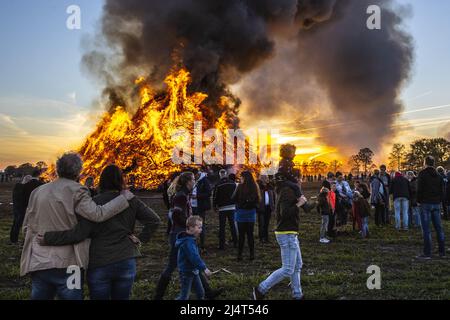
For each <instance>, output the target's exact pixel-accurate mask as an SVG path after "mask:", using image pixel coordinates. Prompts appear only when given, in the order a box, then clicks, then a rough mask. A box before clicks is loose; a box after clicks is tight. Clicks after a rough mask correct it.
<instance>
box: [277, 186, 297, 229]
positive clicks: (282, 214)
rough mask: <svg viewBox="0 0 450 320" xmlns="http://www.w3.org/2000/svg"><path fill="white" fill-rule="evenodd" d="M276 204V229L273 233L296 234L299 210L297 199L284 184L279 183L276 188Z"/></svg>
mask: <svg viewBox="0 0 450 320" xmlns="http://www.w3.org/2000/svg"><path fill="white" fill-rule="evenodd" d="M275 192H276V195H277V203H276V216H277V227H276V229H275V231H278V232H286V231H293V232H298V230H299V228H298V225H299V222H300V218H299V213H300V212H299V208H298V207H297V201H298V199H297V197H296V195H295V191H294V190H293V189H292V188H291V187H290V186H289V185H288V184H287V183H286V182H279V183H278V184H277V187H276V190H275Z"/></svg>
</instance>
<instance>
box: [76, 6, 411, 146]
mask: <svg viewBox="0 0 450 320" xmlns="http://www.w3.org/2000/svg"><path fill="white" fill-rule="evenodd" d="M373 4H375V5H379V6H380V7H381V8H382V13H381V19H382V20H381V30H369V29H368V28H367V27H366V20H367V18H368V15H367V13H366V9H367V7H368V6H369V5H373ZM404 14H405V11H404V10H403V8H401V7H398V6H397V7H396V6H395V2H394V1H391V0H153V1H142V0H127V1H123V0H106V3H105V6H104V11H103V17H102V29H101V33H100V37H99V38H98V39H97V40H96V43H95V45H94V47H93V48H92V49H91V50H90V51H89V52H88V53H87V54H86V55H85V56H84V58H83V62H84V66H85V67H86V68H87V69H88V70H89V71H90V72H91V73H92V74H94V75H95V76H96V77H97V78H100V79H101V81H102V82H103V83H105V91H104V93H105V94H107V95H108V96H109V97H110V99H111V100H112V101H111V103H115V102H121V103H124V104H126V102H127V99H129V98H128V97H129V93H130V92H127V89H125V88H127V87H129V84H130V83H132V81H133V80H134V79H135V78H136V77H137V76H139V75H142V74H145V75H147V76H148V77H149V79H150V80H151V81H152V82H153V84H154V85H155V86H158V85H161V83H162V80H163V78H164V77H165V76H166V75H167V73H168V72H169V70H170V69H171V68H172V67H173V66H174V65H175V66H176V65H182V66H185V67H186V68H187V69H188V70H189V71H190V72H191V74H192V78H193V82H192V84H191V86H190V88H189V89H190V90H192V91H203V92H206V93H208V95H209V99H208V101H207V105H208V106H209V107H210V108H211V109H213V110H214V108H215V106H216V105H217V101H218V99H219V98H220V97H221V96H223V95H225V96H229V97H232V98H233V99H231V100H230V101H231V102H232V103H231V104H232V105H230V106H229V108H230V109H234V110H235V109H236V107H237V106H238V105H239V103H240V100H239V99H238V98H237V97H233V95H232V94H231V92H230V85H233V84H239V85H240V89H239V90H238V91H239V93H240V94H239V98H242V101H243V104H244V105H245V108H246V113H247V114H250V115H257V117H264V116H265V117H270V116H273V115H276V114H277V113H278V112H280V106H281V105H289V106H290V109H289V110H291V112H293V113H295V114H294V115H293V116H299V117H300V118H301V117H302V116H303V115H304V116H307V115H308V114H311V113H314V114H316V115H319V116H320V114H321V113H320V112H319V113H317V106H318V105H320V104H321V103H323V101H324V99H325V100H326V101H327V102H328V104H329V106H330V108H331V114H332V115H333V118H334V119H325V120H324V119H320V118H319V119H317V118H316V122H315V123H316V124H319V123H322V122H324V123H325V124H327V123H328V121H330V120H331V122H332V121H336V122H339V123H346V122H348V123H358V124H359V125H357V126H355V125H351V126H345V125H343V126H341V127H333V128H332V129H330V130H326V132H324V133H323V137H322V138H323V139H324V140H326V141H327V142H328V143H330V144H332V145H333V144H334V145H340V144H343V143H345V144H346V145H349V144H354V145H359V144H360V143H361V142H362V141H364V142H365V145H367V146H369V147H373V148H376V147H378V146H379V144H380V141H382V140H383V139H385V138H386V137H389V136H390V135H391V134H392V129H391V126H392V123H393V121H394V116H393V114H395V113H398V112H399V111H401V109H402V105H401V103H400V102H399V101H398V95H399V91H400V89H401V88H402V86H403V85H404V83H405V81H406V80H407V79H408V77H409V74H410V69H411V65H412V60H413V45H412V40H411V37H410V36H409V35H408V34H407V33H406V32H405V31H403V29H402V25H403V19H404ZM361 124H362V126H361ZM300 127H301V126H300ZM358 128H365V133H364V135H366V136H365V137H364V138H363V137H362V135H360V136H358V132H359V131H358V130H357V129H358ZM324 131H325V130H324Z"/></svg>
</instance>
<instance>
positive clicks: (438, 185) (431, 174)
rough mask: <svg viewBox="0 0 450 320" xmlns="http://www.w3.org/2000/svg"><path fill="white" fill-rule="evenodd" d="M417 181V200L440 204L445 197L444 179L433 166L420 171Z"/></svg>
mask: <svg viewBox="0 0 450 320" xmlns="http://www.w3.org/2000/svg"><path fill="white" fill-rule="evenodd" d="M417 180H418V182H417V202H418V203H420V204H422V203H426V204H440V203H441V202H442V200H443V199H444V194H443V193H444V180H443V179H442V177H441V176H440V175H439V173H438V172H437V171H436V169H435V168H433V167H427V168H425V169H423V170H422V171H420V173H419V177H418V179H417Z"/></svg>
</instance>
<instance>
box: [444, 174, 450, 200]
mask: <svg viewBox="0 0 450 320" xmlns="http://www.w3.org/2000/svg"><path fill="white" fill-rule="evenodd" d="M445 190H446V192H445V199H446V201H447V206H450V172H449V173H447V185H446V188H445Z"/></svg>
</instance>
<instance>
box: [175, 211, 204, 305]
mask: <svg viewBox="0 0 450 320" xmlns="http://www.w3.org/2000/svg"><path fill="white" fill-rule="evenodd" d="M202 228H203V221H202V218H200V217H199V216H191V217H189V218H188V219H187V222H186V231H183V232H180V233H179V234H178V236H177V241H176V243H175V246H177V248H178V269H179V271H180V282H181V293H180V295H179V296H178V298H177V300H189V295H190V293H191V288H192V287H194V291H195V294H196V295H197V299H198V300H203V299H204V297H205V290H204V289H203V285H202V282H201V280H200V275H199V273H200V272H201V271H204V272H205V274H206V275H207V276H208V277H209V276H210V275H211V271H209V269H208V268H207V267H206V264H205V262H203V260H202V258H201V257H200V254H199V251H198V247H197V243H196V239H197V238H198V237H199V236H200V234H201V233H202Z"/></svg>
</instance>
